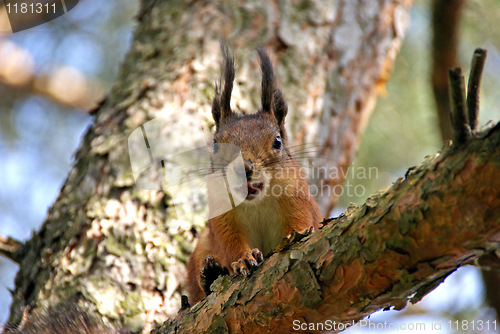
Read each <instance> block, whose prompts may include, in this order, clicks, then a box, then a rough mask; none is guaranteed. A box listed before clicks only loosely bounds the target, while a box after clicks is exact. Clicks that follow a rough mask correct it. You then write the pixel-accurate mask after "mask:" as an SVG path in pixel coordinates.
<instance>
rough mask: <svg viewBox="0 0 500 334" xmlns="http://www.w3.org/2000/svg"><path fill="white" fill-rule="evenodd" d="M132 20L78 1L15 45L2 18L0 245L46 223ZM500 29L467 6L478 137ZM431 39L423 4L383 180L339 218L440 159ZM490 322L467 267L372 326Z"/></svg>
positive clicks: (499, 93) (117, 4)
mask: <svg viewBox="0 0 500 334" xmlns="http://www.w3.org/2000/svg"><path fill="white" fill-rule="evenodd" d="M137 10H138V1H137V0H120V1H118V0H109V1H104V2H102V1H97V0H87V1H80V3H79V4H78V5H77V6H76V7H75V8H74V9H73V10H71V11H70V12H69V13H68V14H66V15H64V16H62V17H60V18H58V19H56V20H54V21H51V22H49V23H46V24H43V25H41V26H38V27H35V28H33V29H29V30H26V31H23V32H19V33H16V34H8V33H7V30H8V27H6V26H5V23H6V20H5V14H4V13H0V234H2V235H5V236H12V237H14V238H16V239H19V240H26V239H29V238H30V236H31V234H32V231H33V230H34V229H37V228H38V227H39V226H40V225H41V223H42V222H43V220H44V218H45V215H46V212H47V209H48V208H49V206H50V205H51V204H52V203H53V202H54V200H55V199H56V197H57V195H58V193H59V189H60V187H61V186H62V183H63V182H64V180H65V178H66V176H67V174H68V172H69V170H70V167H71V163H72V155H73V153H74V152H75V150H76V149H77V147H78V145H79V142H80V140H81V136H82V134H83V133H84V131H85V129H86V128H87V127H88V125H89V124H90V122H91V117H90V116H89V115H88V114H87V110H88V109H90V108H92V107H93V106H95V105H96V103H97V102H99V100H100V99H101V98H102V97H104V96H105V94H106V92H107V91H108V90H109V88H110V86H111V84H112V83H113V81H114V79H115V78H116V75H117V72H118V69H119V66H120V61H119V60H121V59H123V56H124V54H125V52H126V51H127V49H128V47H129V45H130V41H131V33H132V29H133V27H134V25H135V21H134V20H133V16H134V15H135V14H136V12H137ZM2 15H3V16H2ZM498 22H500V1H499V0H469V1H467V2H466V4H465V8H464V12H463V16H462V22H461V30H460V49H459V59H460V63H461V66H462V68H463V70H464V73H468V69H469V65H470V60H471V57H472V53H473V51H474V49H475V48H476V47H483V48H486V49H488V59H487V62H486V68H485V73H484V76H483V81H482V94H481V107H482V108H481V124H482V125H484V124H485V123H486V122H487V121H488V120H496V121H498V120H499V118H500V117H499V116H500V111H499V108H498V106H499V105H500V56H499V52H498V50H500V25H499V24H498ZM430 34H431V25H430V1H416V3H415V5H414V7H413V9H412V11H411V24H410V28H409V31H408V32H407V36H406V39H405V41H404V44H403V47H402V50H401V53H400V54H399V56H398V57H397V61H396V63H395V68H394V72H393V75H392V78H391V80H390V81H389V83H388V84H387V94H386V96H383V97H380V98H379V100H378V102H377V107H376V110H375V111H374V113H373V116H372V118H371V121H370V124H369V126H368V128H367V130H366V133H365V136H364V138H363V140H362V143H361V147H360V150H359V153H358V155H357V158H356V161H355V164H354V166H355V167H356V166H364V167H377V168H378V171H379V172H378V175H377V177H372V178H370V179H355V178H349V179H348V180H347V182H350V183H351V184H354V185H358V184H359V185H362V186H363V195H362V196H359V197H349V196H344V197H343V198H342V199H341V201H340V205H339V207H338V209H336V211H335V212H341V211H343V208H344V207H345V206H346V205H347V204H348V203H349V202H355V203H358V204H361V203H363V201H364V200H365V199H366V197H367V196H368V195H369V194H371V193H372V192H375V191H377V190H379V189H381V188H385V187H387V186H388V185H390V184H391V183H392V182H394V181H395V180H396V179H397V178H398V177H402V176H404V173H405V171H406V170H407V168H408V167H410V166H413V165H416V164H419V163H420V162H421V161H422V160H423V159H424V157H425V156H426V155H429V154H434V153H436V152H437V151H438V150H439V149H440V148H441V147H442V143H441V138H440V135H439V129H438V123H437V116H436V115H435V112H434V110H435V107H434V101H433V96H432V91H431V84H430V72H429V70H430V63H429V61H430V52H431V50H430V45H431V35H430ZM13 55H15V57H14V56H13ZM16 62H17V63H16ZM285 94H286V92H285ZM16 272H17V266H16V265H15V264H13V263H12V262H10V261H9V260H6V259H5V258H2V257H0V324H1V323H3V322H5V320H6V319H7V316H8V309H9V305H10V301H11V298H10V292H9V289H12V288H13V286H14V283H13V281H14V276H15V273H16ZM494 316H495V315H494V311H493V310H491V309H489V308H488V307H486V305H485V302H484V290H483V286H482V282H481V278H480V273H479V270H478V269H477V268H475V267H466V268H463V269H460V270H459V271H458V272H457V273H455V274H453V275H452V276H451V277H449V278H448V279H447V281H446V282H445V284H443V285H441V286H440V287H439V288H438V289H437V290H436V291H434V292H433V293H431V294H430V295H429V296H428V297H426V298H425V299H424V301H423V302H421V303H419V304H417V305H415V306H413V307H410V308H406V309H405V310H404V311H403V312H384V313H383V314H382V315H375V316H373V317H372V320H373V321H384V320H387V319H390V321H392V322H398V321H399V322H402V321H406V322H408V321H411V322H419V321H424V322H426V323H429V322H431V321H443V331H442V332H440V333H448V332H451V331H450V330H448V327H447V326H444V322H447V321H448V320H451V319H453V320H454V319H470V320H474V319H475V320H478V319H484V320H487V319H489V320H493V319H494ZM387 321H389V320H387ZM497 330H498V328H497ZM356 331H357V330H351V332H356ZM401 332H404V331H398V333H401ZM417 332H418V331H417ZM426 332H429V331H426ZM475 332H480V331H475ZM412 333H415V331H412Z"/></svg>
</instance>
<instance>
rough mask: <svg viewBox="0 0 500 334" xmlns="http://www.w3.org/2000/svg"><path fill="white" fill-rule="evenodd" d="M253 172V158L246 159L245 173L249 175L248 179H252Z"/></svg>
mask: <svg viewBox="0 0 500 334" xmlns="http://www.w3.org/2000/svg"><path fill="white" fill-rule="evenodd" d="M252 172H253V163H252V160H250V159H249V160H245V174H246V176H247V180H249V179H250V177H251V176H252Z"/></svg>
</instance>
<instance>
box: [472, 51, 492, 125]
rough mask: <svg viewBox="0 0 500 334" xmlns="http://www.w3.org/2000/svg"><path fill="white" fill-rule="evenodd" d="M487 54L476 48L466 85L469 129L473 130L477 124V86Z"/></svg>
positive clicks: (479, 82) (478, 85)
mask: <svg viewBox="0 0 500 334" xmlns="http://www.w3.org/2000/svg"><path fill="white" fill-rule="evenodd" d="M487 54H488V51H487V50H485V49H476V50H475V51H474V56H473V57H472V64H471V67H470V74H469V83H468V85H467V113H468V116H469V126H470V129H471V131H475V130H476V129H477V125H478V124H479V87H480V85H481V76H482V75H483V69H484V63H485V62H486V56H487Z"/></svg>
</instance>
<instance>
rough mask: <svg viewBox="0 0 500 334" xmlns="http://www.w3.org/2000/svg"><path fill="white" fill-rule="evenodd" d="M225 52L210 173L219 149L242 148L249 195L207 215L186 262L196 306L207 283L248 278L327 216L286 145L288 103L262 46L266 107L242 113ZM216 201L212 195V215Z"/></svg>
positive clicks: (216, 98) (224, 48)
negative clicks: (236, 108) (286, 241)
mask: <svg viewBox="0 0 500 334" xmlns="http://www.w3.org/2000/svg"><path fill="white" fill-rule="evenodd" d="M221 50H222V55H223V68H224V87H223V89H222V91H221V90H220V87H221V86H222V79H221V80H220V82H219V84H217V83H216V85H215V96H214V98H213V101H212V116H213V120H214V122H215V134H214V141H213V145H212V148H213V158H212V164H213V165H212V171H214V170H216V169H217V166H214V162H213V161H214V160H216V159H217V155H218V154H221V149H220V146H222V145H223V144H232V145H235V146H237V147H238V148H239V149H240V150H241V155H242V158H243V162H244V171H245V176H246V178H244V180H246V184H244V185H243V187H245V188H246V189H245V194H246V198H244V200H243V202H241V203H240V204H239V205H238V206H236V207H234V208H233V209H231V210H229V211H227V212H225V213H223V214H220V215H218V216H216V217H213V218H210V219H209V220H208V224H207V227H206V228H205V229H204V230H203V231H202V232H201V234H200V237H199V239H198V243H197V245H196V247H195V250H194V252H193V253H192V254H191V256H190V258H189V261H188V295H189V303H190V304H191V305H194V304H195V303H196V302H198V301H199V300H200V299H202V298H203V297H204V296H205V295H208V294H210V292H211V291H210V285H211V284H212V283H213V281H214V280H215V279H216V278H217V277H218V276H219V275H225V274H229V273H231V274H242V275H245V276H249V275H250V274H251V272H252V270H254V269H255V268H256V267H257V266H258V265H259V264H260V263H261V262H263V259H264V255H269V254H270V252H272V250H273V249H274V248H275V247H276V246H278V245H279V244H280V242H281V241H282V240H283V238H285V237H288V236H289V235H290V234H291V233H292V232H300V233H310V232H312V231H313V230H314V229H318V228H319V222H320V221H321V219H322V216H321V213H320V210H319V207H318V204H317V203H316V201H315V200H314V198H313V197H312V196H311V194H310V192H309V188H308V185H307V182H306V177H305V174H304V171H303V170H302V168H301V167H300V165H299V164H298V163H297V162H296V161H295V160H294V158H293V157H292V155H291V153H290V150H289V147H288V137H287V133H286V130H285V116H286V115H287V112H288V106H287V103H286V101H285V99H284V97H283V93H282V92H281V90H280V89H279V88H278V87H277V84H276V80H275V76H274V70H273V65H272V63H271V61H270V59H269V56H268V55H267V53H266V52H265V51H264V49H262V48H259V49H258V50H257V53H258V56H259V59H260V67H261V71H262V96H261V108H260V109H259V110H258V111H257V112H256V113H253V114H246V115H239V114H236V113H234V112H233V111H232V110H231V107H230V101H231V92H232V88H233V81H234V76H235V74H234V73H235V72H234V58H233V57H232V56H230V55H229V51H228V48H227V46H225V45H224V44H223V43H221ZM222 160H224V158H222ZM245 176H244V177H245ZM209 191H210V187H209ZM211 204H212V205H213V203H211V202H210V200H209V212H210V210H211V207H210V206H211Z"/></svg>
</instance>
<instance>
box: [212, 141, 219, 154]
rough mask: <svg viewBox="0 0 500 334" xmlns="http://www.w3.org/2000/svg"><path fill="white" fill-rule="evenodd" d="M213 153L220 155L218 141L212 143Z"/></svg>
mask: <svg viewBox="0 0 500 334" xmlns="http://www.w3.org/2000/svg"><path fill="white" fill-rule="evenodd" d="M212 153H213V154H217V153H219V144H217V141H216V140H215V139H214V142H213V143H212Z"/></svg>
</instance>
